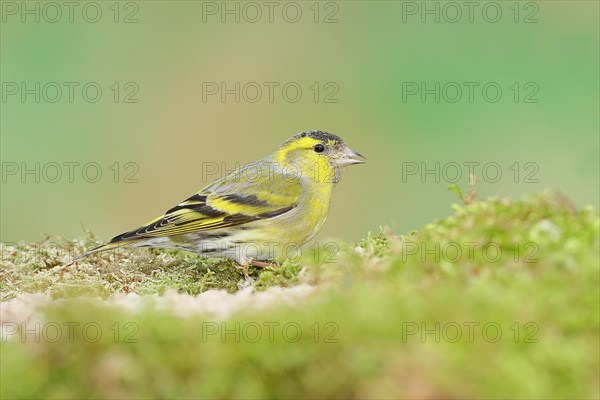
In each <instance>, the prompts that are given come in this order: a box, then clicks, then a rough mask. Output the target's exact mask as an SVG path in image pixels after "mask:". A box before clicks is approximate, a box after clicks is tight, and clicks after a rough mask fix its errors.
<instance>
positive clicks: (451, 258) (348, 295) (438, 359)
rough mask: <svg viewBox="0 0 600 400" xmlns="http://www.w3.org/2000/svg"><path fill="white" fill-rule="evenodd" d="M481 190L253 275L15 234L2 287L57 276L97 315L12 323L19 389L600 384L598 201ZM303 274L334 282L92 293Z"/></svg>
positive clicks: (483, 394) (578, 394)
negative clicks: (132, 306) (275, 292)
mask: <svg viewBox="0 0 600 400" xmlns="http://www.w3.org/2000/svg"><path fill="white" fill-rule="evenodd" d="M468 203H469V204H468V205H460V206H459V205H455V206H454V208H455V212H454V215H452V216H451V217H449V218H447V219H445V220H442V221H438V222H436V223H433V224H431V225H428V226H426V227H424V228H423V229H421V230H419V231H417V232H412V233H410V234H407V235H395V234H393V233H392V232H388V231H386V230H382V231H381V232H379V233H378V234H374V235H371V234H369V235H368V236H367V238H365V239H364V240H362V241H360V242H359V243H358V244H355V245H344V244H340V250H339V252H338V254H337V255H336V260H337V262H334V263H331V262H329V263H325V262H322V261H323V260H322V259H321V260H319V259H317V260H315V259H314V257H308V256H307V257H304V258H302V259H301V260H300V261H298V262H295V263H292V262H286V263H284V265H283V266H282V267H281V268H268V269H265V270H262V271H261V270H257V269H251V270H250V271H248V275H249V277H250V278H252V279H247V278H246V277H245V275H244V272H243V271H241V270H240V269H238V268H236V267H235V265H234V264H233V263H231V262H224V261H208V260H205V259H202V258H200V257H196V256H193V255H190V254H186V253H178V252H165V251H141V250H139V251H135V250H127V249H120V250H117V251H114V252H112V253H107V254H103V255H98V256H96V257H92V258H90V259H89V260H84V261H82V262H79V263H78V265H77V266H71V267H70V268H69V269H68V270H67V271H66V272H65V273H64V274H63V275H62V277H61V266H62V265H64V264H65V263H67V262H68V261H69V260H70V257H72V256H73V255H76V254H79V252H80V251H81V249H82V248H83V247H84V246H85V247H89V245H93V244H96V243H97V241H96V240H94V238H93V237H88V238H86V239H84V240H78V241H64V240H56V241H54V242H56V243H52V245H51V246H46V247H45V246H44V245H36V244H18V245H16V246H12V247H11V245H7V244H4V245H3V248H2V252H3V267H2V270H1V272H0V273H1V274H2V275H1V281H2V299H3V300H4V301H7V300H11V299H13V298H15V296H18V295H21V294H23V293H35V292H40V291H41V292H46V293H49V294H50V295H51V296H52V297H53V298H61V299H63V300H62V301H59V302H52V303H50V304H48V305H46V306H44V309H43V310H42V313H43V315H44V319H45V321H46V322H47V324H49V323H53V324H56V325H58V326H61V327H66V326H69V325H68V324H73V323H78V324H79V325H77V328H75V329H74V330H73V335H66V334H64V335H61V336H60V337H59V338H58V339H57V340H56V341H55V342H53V341H52V340H47V339H48V337H46V338H44V332H43V331H42V332H41V333H38V336H39V335H40V334H41V336H42V340H39V341H36V340H34V339H35V337H36V335H35V334H31V335H30V336H29V337H27V336H26V337H25V338H24V340H21V339H22V336H19V335H18V334H17V335H15V337H16V339H15V338H13V339H11V340H8V341H3V343H2V344H1V350H2V360H1V362H2V365H1V374H2V376H1V378H2V385H1V394H2V398H16V397H18V398H34V397H49V398H83V397H95V398H115V397H118V398H128V397H136V398H146V397H171V398H172V397H193V398H198V397H209V398H215V397H218V398H258V397H269V398H275V397H278V398H299V397H301V398H384V397H385V398H598V397H599V396H600V393H599V389H598V381H599V378H600V372H599V368H600V364H599V355H600V354H599V327H600V322H599V314H600V310H599V300H600V297H599V295H600V292H599V283H600V280H599V264H600V260H599V253H600V244H599V230H600V227H599V216H598V213H597V211H595V210H593V209H591V208H585V209H579V210H577V209H575V207H573V206H572V204H571V203H570V202H569V201H568V200H567V199H566V198H565V197H564V196H561V195H559V194H555V193H544V194H540V195H537V196H531V197H527V198H523V199H520V200H518V201H512V200H506V199H489V200H487V201H480V202H473V201H469V202H468ZM46 243H50V240H49V241H47V242H46ZM299 283H308V284H311V285H314V286H315V287H316V288H317V290H316V291H315V293H314V295H311V296H309V297H307V298H306V300H305V301H303V302H301V304H295V305H280V306H277V305H273V307H270V308H268V309H257V308H248V309H247V310H245V311H243V312H238V313H236V314H235V315H233V316H228V317H227V318H225V319H218V318H212V319H211V318H209V317H206V316H200V315H191V316H189V317H177V316H174V313H173V311H172V310H169V309H160V308H145V309H143V310H141V311H138V312H130V311H127V310H125V309H122V308H117V307H114V306H108V305H107V304H105V303H104V302H102V301H101V300H99V299H95V298H88V299H87V300H86V299H85V298H82V297H81V296H99V297H101V298H107V297H108V296H110V295H111V294H113V293H119V292H120V293H130V292H134V293H138V294H142V295H144V294H163V293H164V292H165V290H166V289H168V288H174V289H176V290H177V291H179V292H181V293H188V294H190V295H197V294H198V293H201V292H204V291H206V290H208V289H214V288H222V289H225V290H227V291H229V292H235V291H236V290H238V288H240V287H242V286H245V285H247V284H251V285H253V286H254V287H255V288H256V289H259V290H264V289H267V288H269V287H271V286H273V285H280V286H290V287H291V286H294V285H296V284H299ZM2 322H3V323H6V322H7V321H5V320H3V321H2ZM89 323H92V324H95V325H93V326H94V327H96V326H99V327H101V328H102V332H103V334H102V335H100V336H99V337H98V340H97V341H92V340H90V339H91V338H90V333H89V332H87V333H86V332H85V331H83V330H82V329H80V328H79V327H83V326H86V325H85V324H89ZM65 324H66V325H65ZM44 326H46V325H44ZM44 326H42V330H43V328H44ZM52 327H54V328H56V326H54V325H52ZM63 329H65V328H63ZM65 332H66V330H65ZM257 333H258V334H257ZM48 335H50V334H49V333H48V332H46V336H48ZM94 338H95V337H94ZM44 339H46V340H44Z"/></svg>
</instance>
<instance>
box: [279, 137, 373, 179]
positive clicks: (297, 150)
mask: <svg viewBox="0 0 600 400" xmlns="http://www.w3.org/2000/svg"><path fill="white" fill-rule="evenodd" d="M272 156H273V158H274V160H275V161H276V162H278V163H279V164H281V165H282V166H283V167H285V168H291V169H293V170H294V171H297V173H300V174H302V175H304V176H310V177H311V178H313V179H318V180H319V181H322V180H323V181H328V180H329V181H331V180H333V181H335V182H337V179H339V174H340V170H341V168H343V167H347V166H348V165H353V164H362V163H364V162H365V157H363V156H362V155H361V154H360V153H358V152H356V151H354V150H352V149H351V148H350V147H348V146H346V144H345V143H344V141H343V140H342V138H340V137H339V136H337V135H334V134H333V133H329V132H323V131H308V132H302V133H299V134H297V135H295V136H292V137H291V138H290V139H289V140H287V141H286V142H285V143H283V144H282V145H281V146H279V147H278V148H277V149H276V150H275V151H274V152H273V153H272Z"/></svg>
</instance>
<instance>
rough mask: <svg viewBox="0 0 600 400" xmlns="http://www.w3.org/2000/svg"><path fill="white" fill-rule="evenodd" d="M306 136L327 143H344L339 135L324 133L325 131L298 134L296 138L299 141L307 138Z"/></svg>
mask: <svg viewBox="0 0 600 400" xmlns="http://www.w3.org/2000/svg"><path fill="white" fill-rule="evenodd" d="M305 136H308V137H311V138H313V139H317V140H320V141H322V142H327V141H329V140H331V141H334V142H337V143H340V142H343V140H342V138H341V137H339V136H338V135H334V134H333V133H329V132H324V131H306V132H302V133H299V134H297V135H296V136H295V137H294V138H295V139H299V138H301V137H305Z"/></svg>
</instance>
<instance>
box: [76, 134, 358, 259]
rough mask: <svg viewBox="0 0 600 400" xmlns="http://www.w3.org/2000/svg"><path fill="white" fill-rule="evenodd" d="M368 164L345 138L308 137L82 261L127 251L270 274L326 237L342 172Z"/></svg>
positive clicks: (291, 142)
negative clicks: (272, 266) (178, 255)
mask: <svg viewBox="0 0 600 400" xmlns="http://www.w3.org/2000/svg"><path fill="white" fill-rule="evenodd" d="M363 162H364V157H363V156H362V155H360V154H359V153H357V152H356V151H354V150H352V149H350V148H349V147H348V146H346V145H345V144H344V141H343V140H342V139H341V138H340V137H339V136H336V135H334V134H332V133H328V132H323V131H309V132H302V133H300V134H297V135H295V136H293V137H292V138H290V139H289V140H287V141H286V142H285V143H283V144H282V145H281V146H279V147H278V148H277V149H275V150H274V151H273V152H272V153H271V154H269V155H268V156H266V157H265V158H263V159H262V160H259V161H255V162H252V163H249V164H246V165H244V166H242V167H240V168H238V169H236V170H235V171H232V172H230V173H228V174H226V175H224V176H222V177H221V178H219V179H217V180H216V181H214V182H213V183H211V184H210V185H208V186H206V187H205V188H204V189H202V190H201V191H199V192H198V193H196V194H194V195H193V196H191V197H190V198H188V199H186V200H184V201H183V202H181V203H179V204H177V205H176V206H175V207H173V208H171V209H169V210H168V211H167V212H166V213H165V214H164V215H162V216H160V217H158V218H156V219H154V220H152V221H150V222H148V223H147V224H145V225H143V226H142V227H140V228H137V229H134V230H131V231H129V232H125V233H123V234H120V235H118V236H115V237H114V238H112V239H111V241H110V242H108V243H106V244H103V245H102V246H99V247H96V248H95V249H92V250H90V251H89V252H87V253H85V254H84V255H82V256H81V257H80V258H83V257H86V256H88V255H90V254H94V253H97V252H100V251H104V250H109V249H113V248H116V247H121V246H134V247H157V248H165V249H178V250H186V251H190V252H192V253H197V254H200V255H202V256H205V257H210V258H229V259H233V260H236V261H237V262H238V263H240V264H243V265H247V264H252V265H255V266H260V267H264V266H266V265H268V264H267V263H265V262H264V261H265V260H275V259H282V258H286V256H288V255H289V254H296V253H295V252H296V251H298V249H299V248H300V246H301V245H303V244H304V243H306V242H308V241H309V240H310V239H312V238H313V237H314V236H315V235H316V234H317V233H318V232H319V230H320V229H321V227H322V226H323V224H324V223H325V219H326V218H327V214H328V213H329V205H330V204H331V197H332V194H333V188H334V187H335V186H336V184H337V183H338V181H339V179H340V175H341V172H342V168H343V167H346V166H348V165H352V164H360V163H363Z"/></svg>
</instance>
